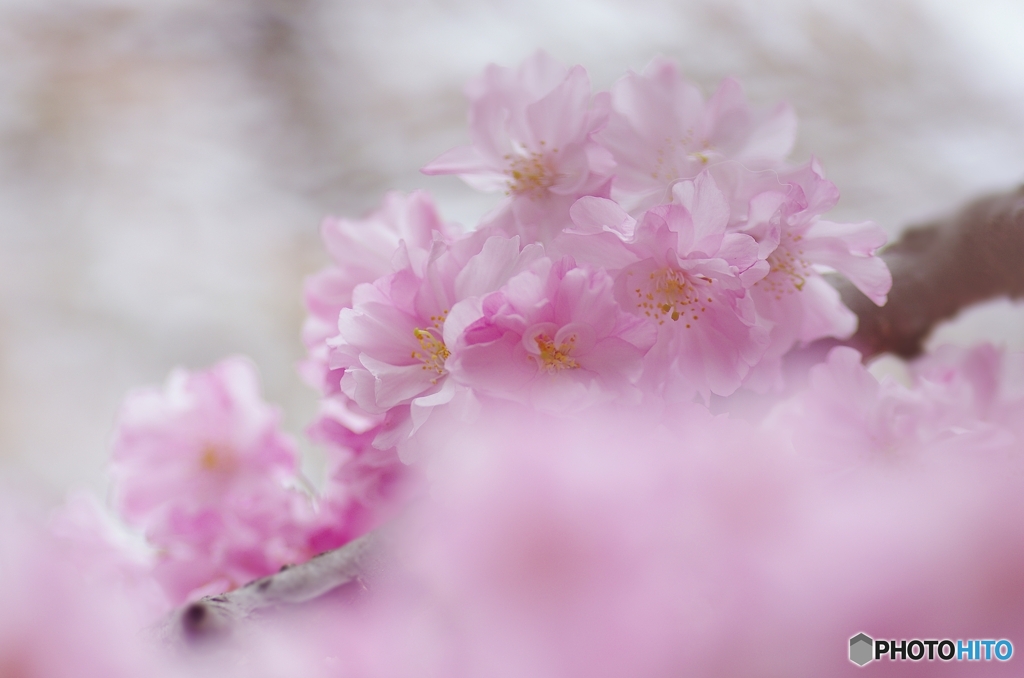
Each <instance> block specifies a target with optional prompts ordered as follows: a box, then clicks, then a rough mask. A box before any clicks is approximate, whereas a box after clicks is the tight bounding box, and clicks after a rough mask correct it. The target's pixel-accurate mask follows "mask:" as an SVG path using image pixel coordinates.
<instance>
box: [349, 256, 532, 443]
mask: <svg viewBox="0 0 1024 678" xmlns="http://www.w3.org/2000/svg"><path fill="white" fill-rule="evenodd" d="M472 242H473V239H465V240H463V241H461V242H459V243H456V244H455V245H454V246H453V247H448V246H446V245H444V244H443V243H439V242H437V243H435V245H434V248H433V250H432V251H431V253H430V256H429V258H428V260H427V261H426V262H425V263H424V264H423V265H422V267H418V266H416V265H414V264H413V263H411V262H410V263H409V264H408V265H407V266H406V267H405V268H403V269H402V270H400V271H398V272H397V273H394V274H392V275H390V276H385V277H384V278H381V279H380V280H378V281H376V282H375V283H374V284H372V285H360V286H359V287H357V288H356V290H355V293H354V296H353V308H351V309H345V310H344V311H342V313H341V316H340V318H339V321H338V323H339V330H340V334H339V336H338V337H337V338H336V339H333V340H331V344H332V346H333V347H334V350H333V353H332V363H331V365H332V366H333V367H344V368H345V370H346V372H345V376H344V377H343V378H342V380H341V389H342V391H343V392H344V393H345V394H346V395H347V396H348V397H349V398H351V399H352V400H354V401H355V402H356V403H357V404H358V405H359V407H360V408H362V409H363V410H364V411H366V412H368V413H370V414H377V415H386V416H385V419H384V422H383V426H382V427H381V429H380V432H379V433H378V435H377V438H375V440H374V443H373V444H374V446H375V447H378V448H380V449H387V448H389V447H392V446H394V445H396V444H400V443H401V442H402V441H404V440H405V439H407V438H408V436H409V435H411V433H412V432H413V431H414V430H415V428H418V427H419V426H420V425H421V424H422V423H423V421H425V419H426V417H427V416H429V413H430V411H431V410H432V409H433V408H434V407H436V406H438V405H444V404H446V403H448V402H450V401H451V399H452V398H453V397H454V395H455V386H456V385H455V384H454V383H453V382H450V381H449V380H448V374H449V370H448V358H449V356H450V355H451V349H450V348H449V344H450V343H451V342H452V341H453V339H454V337H453V336H452V331H451V329H450V327H449V325H448V321H449V313H451V312H452V311H453V309H454V308H455V306H456V304H457V303H458V302H460V301H463V300H465V299H468V298H472V297H482V296H483V295H485V294H488V293H490V292H493V291H494V290H496V289H498V288H499V287H500V286H501V285H503V284H504V283H505V281H506V280H508V279H509V278H511V277H512V276H513V275H515V274H516V273H518V272H519V271H521V270H523V269H524V268H526V267H527V266H529V264H530V263H531V262H532V261H534V260H535V259H536V258H537V257H538V256H540V254H541V250H540V247H539V246H537V245H529V246H527V247H526V248H524V249H522V250H520V247H519V238H518V237H513V238H506V237H502V236H493V237H490V238H487V239H486V241H484V243H483V244H482V247H481V248H480V249H479V250H478V253H473V252H474V250H476V249H477V248H476V246H474V245H473V244H472ZM470 253H473V254H472V255H471V256H469V255H470Z"/></svg>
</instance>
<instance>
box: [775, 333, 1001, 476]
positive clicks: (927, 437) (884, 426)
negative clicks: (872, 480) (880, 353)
mask: <svg viewBox="0 0 1024 678" xmlns="http://www.w3.org/2000/svg"><path fill="white" fill-rule="evenodd" d="M985 371H986V372H988V374H989V375H990V376H991V374H992V373H991V371H990V370H988V369H986V370H985ZM933 374H934V372H933ZM976 397H977V396H976V395H975V392H974V391H973V390H972V389H971V388H970V386H969V384H968V383H967V382H966V380H961V379H950V378H949V375H948V374H947V375H945V376H944V377H943V378H941V379H936V378H934V376H933V377H932V378H918V379H917V380H916V381H915V383H914V384H913V385H912V387H907V386H904V385H903V384H900V383H898V382H896V381H894V380H892V379H891V378H885V379H883V380H882V381H879V380H877V379H875V377H874V376H872V375H871V373H870V372H868V371H867V369H866V368H865V367H864V366H863V365H862V364H861V355H860V353H858V352H857V351H856V350H854V349H852V348H848V347H842V346H841V347H836V348H834V349H832V351H830V352H829V354H828V358H827V360H826V361H825V362H824V363H821V364H819V365H815V366H814V367H812V368H811V372H810V383H809V387H808V388H807V390H806V391H804V392H802V393H800V394H798V395H796V396H794V397H793V398H792V399H791V400H790V401H788V402H786V403H783V404H782V405H780V406H779V408H778V410H777V412H776V413H774V415H773V421H775V422H776V423H777V425H781V426H782V427H783V428H784V429H785V430H787V431H790V432H791V433H790V434H791V435H792V439H793V444H794V446H795V447H796V449H797V450H798V451H800V452H801V453H803V454H806V455H808V456H811V457H815V458H818V459H819V460H821V461H823V462H825V463H827V464H828V465H839V466H846V467H849V466H851V465H854V464H857V463H863V462H864V461H868V460H875V461H877V460H900V459H913V458H916V457H920V456H921V455H938V454H948V453H951V452H955V451H958V450H961V451H965V450H971V449H973V450H975V451H981V450H986V449H992V448H993V447H999V446H1003V445H1005V444H1007V442H1008V441H1012V440H1013V439H1014V437H1015V435H1014V434H1012V433H1011V431H1010V430H1008V429H1007V428H1006V427H1005V426H1003V425H1002V424H1001V422H998V421H993V420H992V419H990V418H988V417H984V416H979V412H980V411H982V408H980V407H978V406H976V405H975V402H974V401H975V399H976Z"/></svg>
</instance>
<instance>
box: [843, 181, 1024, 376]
mask: <svg viewBox="0 0 1024 678" xmlns="http://www.w3.org/2000/svg"><path fill="white" fill-rule="evenodd" d="M881 257H882V258H883V259H884V260H885V262H886V263H887V264H888V265H889V269H890V270H891V271H892V278H893V285H892V291H891V292H890V293H889V301H888V303H887V304H886V305H885V306H882V307H878V306H875V305H874V304H873V303H872V302H871V301H870V300H869V299H868V298H867V297H865V296H864V295H863V294H862V293H861V292H859V291H858V290H857V289H856V288H855V287H853V285H851V284H850V283H849V282H847V281H845V280H833V281H832V282H833V284H834V285H835V286H836V287H837V288H838V289H839V291H840V294H841V295H842V297H843V301H844V302H845V303H846V305H847V306H849V307H850V308H851V309H852V310H853V311H854V312H855V313H856V314H857V317H858V318H859V319H860V323H859V327H858V328H857V332H856V333H855V334H854V336H853V337H851V338H850V339H849V340H848V341H846V342H844V343H847V344H849V345H851V346H853V347H855V348H857V349H858V350H860V351H861V353H863V354H864V357H865V358H867V357H870V356H873V355H877V354H879V353H885V352H889V353H895V354H896V355H899V356H902V357H904V358H912V357H914V356H916V355H919V354H920V353H921V351H922V350H923V343H924V341H925V339H927V337H928V335H929V334H930V333H931V331H932V329H934V328H935V326H936V325H938V324H939V323H940V322H941V321H943V320H947V319H949V318H952V317H953V316H955V315H956V314H957V313H958V312H959V311H961V310H962V309H964V308H966V307H968V306H971V305H972V304H976V303H978V302H982V301H987V300H989V299H995V298H997V297H1002V296H1009V297H1010V298H1018V297H1021V296H1024V186H1022V187H1021V188H1018V189H1017V190H1015V191H1012V192H1009V193H1000V194H996V195H990V196H986V197H983V198H979V199H978V200H975V201H974V202H971V203H970V204H968V205H967V206H966V207H964V208H962V209H960V210H959V211H958V212H956V213H954V214H952V215H951V216H948V217H944V218H941V219H937V220H935V221H932V222H930V223H927V224H923V225H921V226H915V227H912V228H909V229H907V230H906V231H905V232H904V233H903V236H902V237H901V238H900V239H899V240H898V241H896V242H895V243H893V244H892V245H890V246H889V247H887V248H886V249H885V250H884V251H882V253H881Z"/></svg>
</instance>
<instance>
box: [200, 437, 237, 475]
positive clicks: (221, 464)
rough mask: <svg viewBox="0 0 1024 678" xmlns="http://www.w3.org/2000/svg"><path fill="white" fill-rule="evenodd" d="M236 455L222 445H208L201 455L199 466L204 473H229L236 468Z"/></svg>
mask: <svg viewBox="0 0 1024 678" xmlns="http://www.w3.org/2000/svg"><path fill="white" fill-rule="evenodd" d="M235 463H236V462H235V455H234V454H233V453H232V452H231V450H230V449H228V448H224V447H221V446H220V445H212V444H211V445H206V446H205V447H203V451H202V452H201V453H200V454H199V466H200V467H201V468H202V469H203V470H204V471H210V472H214V473H227V472H228V471H231V470H232V469H233V468H234V467H235Z"/></svg>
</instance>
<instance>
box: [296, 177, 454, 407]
mask: <svg viewBox="0 0 1024 678" xmlns="http://www.w3.org/2000/svg"><path fill="white" fill-rule="evenodd" d="M320 234H321V237H322V238H323V241H324V246H325V247H326V249H327V253H328V255H330V257H331V265H330V266H329V267H327V268H325V269H324V270H322V271H320V272H319V273H316V274H314V275H312V276H310V277H309V278H308V279H307V280H306V286H305V301H306V309H307V311H308V312H309V316H308V317H307V318H306V322H305V323H304V324H303V328H302V339H303V341H304V342H305V344H306V348H307V350H308V351H309V356H308V358H307V359H306V360H305V361H304V362H303V363H302V366H301V367H300V370H301V371H302V373H303V375H304V376H305V377H306V379H307V381H309V382H310V384H311V385H313V386H315V387H316V388H317V389H319V390H321V391H323V392H324V393H325V394H337V393H338V380H340V379H341V374H342V370H331V369H330V368H329V367H328V365H327V362H328V358H327V354H328V352H329V349H328V346H327V343H326V341H327V339H328V338H330V337H333V336H335V335H336V334H337V333H338V314H339V313H341V309H343V308H349V307H350V306H351V305H352V290H353V289H354V288H355V286H356V285H359V284H361V283H368V282H373V281H374V280H376V279H377V278H380V277H382V276H384V275H387V274H388V273H392V272H393V271H394V267H393V261H392V260H393V258H394V256H395V253H396V251H397V250H398V247H399V243H400V242H401V243H405V248H406V249H405V251H406V253H407V254H408V255H409V256H412V257H418V258H420V259H423V258H425V257H426V254H427V252H428V251H429V250H430V246H431V243H432V242H433V240H434V239H435V238H440V239H441V240H444V241H449V240H451V239H452V238H453V237H454V228H453V227H451V226H449V225H448V224H446V223H444V222H443V221H442V220H441V217H440V216H439V215H438V213H437V209H436V208H435V207H434V203H433V200H432V199H431V197H430V195H429V194H428V193H426V192H425V191H414V192H412V193H410V194H409V195H408V196H403V195H402V194H401V193H399V192H397V191H392V192H390V193H388V194H387V195H385V196H384V200H383V203H382V205H381V207H380V208H379V209H377V210H375V211H374V212H372V213H370V214H369V215H367V216H366V217H364V218H362V219H336V218H329V219H326V220H325V221H324V223H323V225H322V226H321V227H320Z"/></svg>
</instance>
